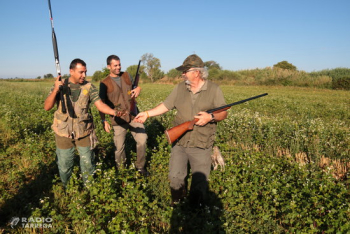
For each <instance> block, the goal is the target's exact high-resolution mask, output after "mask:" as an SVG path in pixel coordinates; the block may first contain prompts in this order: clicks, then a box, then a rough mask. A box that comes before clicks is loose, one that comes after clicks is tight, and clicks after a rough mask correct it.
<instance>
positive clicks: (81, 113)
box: [51, 82, 93, 139]
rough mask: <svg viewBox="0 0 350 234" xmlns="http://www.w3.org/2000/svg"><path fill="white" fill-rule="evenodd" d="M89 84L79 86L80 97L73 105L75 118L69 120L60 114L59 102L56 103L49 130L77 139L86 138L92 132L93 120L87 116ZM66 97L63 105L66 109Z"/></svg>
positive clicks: (66, 116) (68, 117)
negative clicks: (56, 106)
mask: <svg viewBox="0 0 350 234" xmlns="http://www.w3.org/2000/svg"><path fill="white" fill-rule="evenodd" d="M90 88H91V83H89V82H86V83H85V84H83V85H81V86H80V89H81V90H80V95H79V98H78V100H77V101H76V102H72V103H73V107H74V112H75V115H76V118H71V117H70V116H69V114H68V110H67V113H63V112H62V105H61V102H58V103H59V104H58V108H57V110H56V111H55V113H54V120H53V124H52V126H51V128H52V129H53V131H54V132H55V133H56V134H57V135H59V136H62V137H68V138H73V137H74V139H79V138H82V137H85V136H88V135H89V134H90V133H91V132H92V131H93V120H92V117H91V115H90V114H89V112H88V111H89V103H90V102H89V100H90V95H89V93H90ZM67 98H70V97H69V96H68V97H67V96H66V95H65V105H66V107H67Z"/></svg>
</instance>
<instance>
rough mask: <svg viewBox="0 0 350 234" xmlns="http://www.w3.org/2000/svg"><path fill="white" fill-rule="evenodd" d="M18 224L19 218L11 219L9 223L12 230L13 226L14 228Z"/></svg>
mask: <svg viewBox="0 0 350 234" xmlns="http://www.w3.org/2000/svg"><path fill="white" fill-rule="evenodd" d="M18 222H19V217H12V218H11V221H10V225H11V227H12V228H13V227H14V226H16V225H17V224H18Z"/></svg>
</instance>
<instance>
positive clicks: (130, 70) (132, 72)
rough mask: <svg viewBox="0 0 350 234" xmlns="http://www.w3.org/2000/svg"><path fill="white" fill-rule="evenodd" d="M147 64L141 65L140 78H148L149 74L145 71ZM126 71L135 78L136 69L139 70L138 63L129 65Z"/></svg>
mask: <svg viewBox="0 0 350 234" xmlns="http://www.w3.org/2000/svg"><path fill="white" fill-rule="evenodd" d="M144 70H145V66H142V65H141V66H140V70H139V74H140V79H145V78H147V74H146V73H145V72H144ZM126 71H127V72H128V73H129V74H130V75H131V76H132V77H133V78H134V79H135V76H136V71H137V65H131V66H129V67H128V68H127V69H126Z"/></svg>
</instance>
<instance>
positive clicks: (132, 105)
mask: <svg viewBox="0 0 350 234" xmlns="http://www.w3.org/2000/svg"><path fill="white" fill-rule="evenodd" d="M140 64H141V60H139V65H138V66H137V70H136V75H135V79H134V83H133V84H132V86H131V90H133V89H136V88H137V86H138V85H139V80H140V75H139V70H140ZM136 104H137V102H136V98H135V97H133V98H131V99H130V114H131V115H133V116H136V115H137V114H138V113H139V110H138V108H137V105H136Z"/></svg>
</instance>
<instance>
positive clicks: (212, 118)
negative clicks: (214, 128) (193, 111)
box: [210, 113, 215, 122]
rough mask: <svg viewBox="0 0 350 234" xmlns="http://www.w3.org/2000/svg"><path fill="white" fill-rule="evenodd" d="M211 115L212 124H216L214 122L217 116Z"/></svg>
mask: <svg viewBox="0 0 350 234" xmlns="http://www.w3.org/2000/svg"><path fill="white" fill-rule="evenodd" d="M210 115H211V121H210V122H214V121H215V116H214V114H213V113H210Z"/></svg>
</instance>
